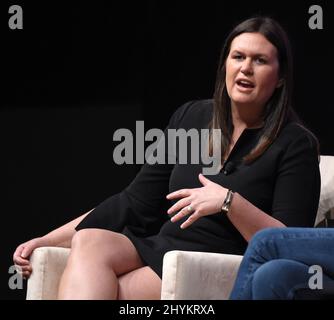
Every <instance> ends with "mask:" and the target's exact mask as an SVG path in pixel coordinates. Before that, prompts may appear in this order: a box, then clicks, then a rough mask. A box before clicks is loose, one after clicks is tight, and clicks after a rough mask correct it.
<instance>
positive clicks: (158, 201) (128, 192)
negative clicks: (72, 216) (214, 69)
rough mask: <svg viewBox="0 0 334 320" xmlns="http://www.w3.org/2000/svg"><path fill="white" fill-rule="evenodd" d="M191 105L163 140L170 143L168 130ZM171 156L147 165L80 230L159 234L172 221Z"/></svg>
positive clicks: (179, 111) (176, 115)
mask: <svg viewBox="0 0 334 320" xmlns="http://www.w3.org/2000/svg"><path fill="white" fill-rule="evenodd" d="M191 105H192V102H188V103H186V104H184V105H182V106H181V107H179V108H178V109H177V110H176V111H175V112H174V114H173V115H172V117H171V118H170V121H169V124H168V126H167V127H166V129H165V130H164V135H163V136H162V137H161V138H165V139H168V135H167V130H168V129H177V128H179V127H180V124H181V121H182V118H183V117H184V115H185V113H186V112H187V110H188V108H189V107H190V106H191ZM166 144H167V143H166ZM169 156H170V155H169V154H168V148H166V149H165V159H166V161H165V163H164V164H148V163H145V164H144V165H143V166H142V168H141V170H140V171H139V172H138V174H137V175H136V177H135V178H134V180H133V181H132V182H131V183H130V185H129V186H128V187H126V188H125V189H124V190H123V191H122V192H120V193H118V194H115V195H113V196H111V197H109V198H108V199H106V200H105V201H103V202H102V203H101V204H99V205H98V206H97V207H96V208H95V209H94V210H93V211H91V212H90V213H89V214H88V215H87V216H86V217H85V218H84V219H83V220H82V221H81V222H80V224H79V225H78V226H77V227H76V230H77V231H78V230H80V229H84V228H100V229H107V230H112V231H115V232H122V231H123V229H124V228H125V227H126V228H127V229H130V230H131V231H132V232H133V233H134V234H136V235H140V236H149V235H152V234H155V233H157V232H158V231H159V229H160V227H161V225H162V224H163V223H164V222H165V221H167V219H168V215H167V211H166V210H167V208H168V202H167V200H166V195H167V194H168V193H169V179H170V175H171V171H172V170H173V167H174V164H169V162H168V161H167V157H169Z"/></svg>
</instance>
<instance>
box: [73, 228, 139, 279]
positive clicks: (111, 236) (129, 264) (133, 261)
mask: <svg viewBox="0 0 334 320" xmlns="http://www.w3.org/2000/svg"><path fill="white" fill-rule="evenodd" d="M71 251H72V254H71V255H72V256H73V258H74V257H76V258H77V259H78V260H79V261H81V262H82V258H83V256H84V259H85V261H86V262H87V263H88V262H92V263H95V264H96V263H98V264H100V265H105V266H108V267H110V268H112V269H113V270H114V272H115V273H116V274H117V275H119V274H122V273H123V272H128V271H131V270H133V269H135V268H139V267H141V266H143V262H142V260H141V258H140V256H139V255H138V253H137V250H136V248H135V247H134V245H133V244H132V242H131V241H130V240H129V239H128V238H127V237H126V236H124V235H123V234H120V233H117V232H113V231H109V230H102V229H82V230H79V231H78V232H77V233H76V234H75V235H74V236H73V239H72V250H71Z"/></svg>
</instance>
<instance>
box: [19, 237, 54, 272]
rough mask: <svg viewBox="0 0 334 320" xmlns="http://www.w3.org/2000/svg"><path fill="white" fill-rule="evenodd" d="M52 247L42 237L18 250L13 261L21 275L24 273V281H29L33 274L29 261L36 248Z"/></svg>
mask: <svg viewBox="0 0 334 320" xmlns="http://www.w3.org/2000/svg"><path fill="white" fill-rule="evenodd" d="M50 245H51V243H50V242H49V241H48V240H47V239H46V238H45V237H40V238H34V239H31V240H29V241H27V242H24V243H22V244H20V245H19V246H18V247H17V248H16V250H15V252H14V254H13V261H14V264H15V265H16V266H17V267H18V269H19V270H20V273H22V276H23V278H24V279H28V278H29V277H30V274H31V272H32V268H31V265H30V261H29V257H30V255H31V254H32V252H33V251H34V250H35V249H36V248H39V247H46V246H50Z"/></svg>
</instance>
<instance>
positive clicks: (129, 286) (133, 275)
mask: <svg viewBox="0 0 334 320" xmlns="http://www.w3.org/2000/svg"><path fill="white" fill-rule="evenodd" d="M118 282H119V288H118V299H119V300H160V299H161V279H160V278H159V276H158V275H157V274H156V273H155V272H154V271H153V270H152V269H151V268H150V267H148V266H146V267H142V268H139V269H136V270H133V271H131V272H129V273H126V274H124V275H122V276H120V277H119V278H118Z"/></svg>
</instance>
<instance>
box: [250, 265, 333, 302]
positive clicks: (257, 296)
mask: <svg viewBox="0 0 334 320" xmlns="http://www.w3.org/2000/svg"><path fill="white" fill-rule="evenodd" d="M309 268H310V267H309V266H308V265H306V264H304V263H301V262H298V261H295V260H287V259H275V260H270V261H268V262H266V263H264V264H263V265H261V266H260V267H259V268H258V269H256V271H255V273H254V277H253V280H252V286H251V292H252V293H251V295H252V299H253V300H291V299H294V297H295V294H296V292H298V291H299V290H301V289H302V290H304V289H309V288H310V284H309V281H310V278H311V276H312V274H310V273H309ZM312 284H313V282H312ZM333 284H334V280H333V279H330V278H329V277H327V276H326V275H322V283H318V285H320V286H319V287H318V289H321V288H324V287H325V288H327V287H329V286H331V287H332V286H333ZM314 290H317V289H316V288H315V289H314Z"/></svg>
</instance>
